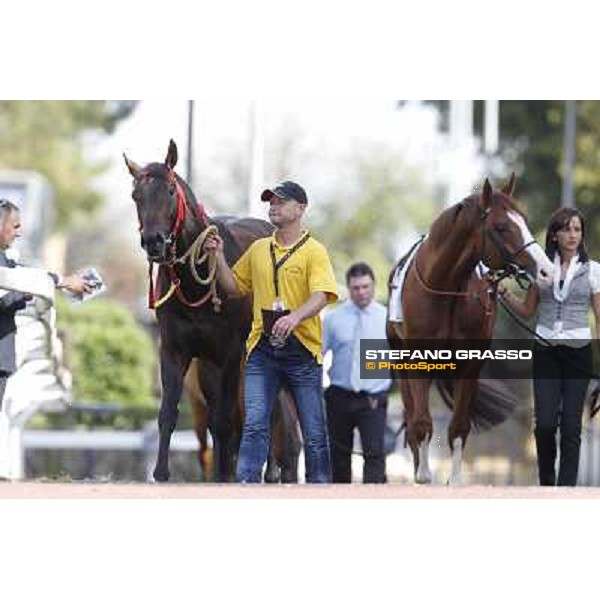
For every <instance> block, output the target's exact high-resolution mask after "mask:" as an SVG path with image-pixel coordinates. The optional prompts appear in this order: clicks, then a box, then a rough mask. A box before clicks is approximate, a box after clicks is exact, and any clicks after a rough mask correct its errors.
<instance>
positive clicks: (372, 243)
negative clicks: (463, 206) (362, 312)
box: [311, 147, 436, 301]
mask: <svg viewBox="0 0 600 600" xmlns="http://www.w3.org/2000/svg"><path fill="white" fill-rule="evenodd" d="M345 173H347V175H348V178H349V179H351V180H353V181H354V183H353V185H351V186H350V189H349V190H348V191H347V192H344V193H341V194H340V195H339V196H335V197H333V198H331V199H330V200H329V201H326V202H325V203H324V205H323V206H322V207H320V210H319V212H318V213H317V214H316V215H315V216H314V218H313V217H312V216H311V229H312V230H314V231H315V234H316V236H317V237H318V239H319V240H321V241H322V242H323V243H324V244H325V245H326V246H327V248H328V251H329V253H330V256H331V260H332V263H333V267H334V271H335V273H336V274H337V277H338V280H339V283H340V284H342V283H343V281H342V278H343V274H344V273H345V271H346V270H347V268H348V267H349V266H350V265H351V264H352V263H354V262H356V261H359V260H364V261H365V262H367V263H369V264H370V265H371V267H372V268H373V271H374V272H375V276H376V279H377V296H378V298H380V299H381V300H383V301H387V278H388V274H389V272H390V270H391V268H392V266H393V265H394V263H395V261H396V260H397V258H398V256H397V255H398V247H399V244H400V242H401V241H402V238H403V236H407V235H408V236H411V237H414V234H415V232H424V231H427V229H428V228H429V225H430V224H431V221H432V220H433V217H434V212H435V206H436V203H435V201H434V199H433V189H432V188H431V187H430V186H428V185H427V184H425V183H424V182H423V180H422V178H421V176H420V174H419V173H418V172H417V171H415V170H414V169H411V168H409V167H407V166H406V164H404V162H403V160H402V157H401V156H399V155H398V154H397V153H395V152H393V151H390V150H389V149H384V148H381V147H377V148H373V147H372V148H368V149H366V148H365V149H363V150H362V151H361V152H360V153H358V154H357V155H355V156H354V157H353V158H352V159H351V160H350V161H349V163H348V168H347V171H345Z"/></svg>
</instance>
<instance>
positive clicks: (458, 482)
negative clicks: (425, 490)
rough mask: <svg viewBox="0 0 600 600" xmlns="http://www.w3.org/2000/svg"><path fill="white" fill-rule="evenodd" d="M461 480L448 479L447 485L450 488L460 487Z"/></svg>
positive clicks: (456, 478) (455, 478)
mask: <svg viewBox="0 0 600 600" xmlns="http://www.w3.org/2000/svg"><path fill="white" fill-rule="evenodd" d="M462 484H463V482H462V478H461V477H450V479H448V484H447V485H451V486H457V485H462Z"/></svg>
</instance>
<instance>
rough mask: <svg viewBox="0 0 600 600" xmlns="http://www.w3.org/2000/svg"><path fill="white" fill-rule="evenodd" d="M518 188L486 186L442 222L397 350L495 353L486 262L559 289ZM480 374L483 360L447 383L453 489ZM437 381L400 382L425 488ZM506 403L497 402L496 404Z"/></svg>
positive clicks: (396, 329)
mask: <svg viewBox="0 0 600 600" xmlns="http://www.w3.org/2000/svg"><path fill="white" fill-rule="evenodd" d="M514 184H515V176H514V173H513V174H512V176H511V178H510V180H509V182H508V183H507V184H506V185H505V186H504V188H503V189H502V190H501V191H494V190H493V189H492V186H491V185H490V183H489V181H488V180H487V179H486V180H485V183H484V185H483V190H482V193H481V194H474V195H471V196H469V197H468V198H465V199H464V200H463V201H462V202H459V203H458V204H456V205H454V206H452V207H450V208H448V209H447V210H445V211H444V212H443V213H442V214H441V215H440V216H439V217H438V218H437V219H436V220H435V221H434V223H433V224H432V226H431V230H430V232H429V235H428V236H427V237H426V238H425V240H424V241H423V243H422V244H421V246H420V247H419V249H418V250H417V252H416V254H415V255H414V258H413V259H412V262H411V264H410V265H409V267H408V270H407V272H406V277H405V279H404V285H403V290H402V309H403V317H404V320H403V322H402V324H401V325H400V324H399V323H396V322H392V321H388V340H389V343H390V346H391V347H392V348H395V349H401V348H404V349H408V350H410V349H411V347H412V348H415V347H418V342H417V341H418V340H441V341H443V342H444V344H445V346H444V347H445V348H449V349H452V348H451V347H452V340H480V342H479V346H478V347H479V348H482V349H486V348H488V347H489V345H490V343H491V339H492V334H493V328H494V323H495V319H496V293H495V292H496V290H495V285H494V283H493V282H492V278H491V277H489V276H486V277H481V276H478V275H477V273H476V267H477V266H478V265H479V263H483V264H484V265H485V266H486V267H488V268H489V269H490V270H491V271H492V272H494V271H499V270H504V274H506V273H507V272H512V273H516V272H517V270H518V269H524V270H525V271H526V272H527V273H528V274H529V276H530V278H531V279H532V280H535V281H536V283H537V284H538V285H540V286H546V285H549V284H550V283H551V282H552V272H553V265H552V263H551V262H550V260H549V259H548V258H547V256H546V255H545V254H544V252H543V250H542V248H541V247H540V246H539V244H537V243H536V242H535V240H534V239H533V236H532V235H531V233H530V231H529V228H528V226H527V222H526V219H525V216H524V215H523V213H522V211H521V210H520V208H519V206H518V205H517V203H516V202H515V200H514V199H513V198H512V194H513V191H514ZM393 273H394V271H393V272H392V274H393ZM391 277H392V276H391ZM391 277H390V281H391ZM480 369H481V362H480V361H466V362H465V364H464V365H463V366H462V367H459V370H458V371H457V372H456V376H455V378H454V379H452V380H451V381H448V380H445V381H444V385H445V386H446V389H447V390H448V392H449V393H450V394H451V398H449V400H451V404H452V408H453V410H452V418H451V420H450V425H449V428H448V444H449V446H450V451H451V453H452V471H451V475H450V483H451V484H458V483H461V481H462V477H461V466H462V449H463V448H464V446H465V443H466V441H467V437H468V435H469V432H470V429H471V421H472V420H473V417H474V414H475V413H476V411H477V410H478V406H477V403H478V401H480V400H479V399H480V397H481V394H480V392H481V389H480V385H479V384H480V382H479V381H478V377H479V371H480ZM433 377H434V376H433V375H432V376H431V377H424V378H420V379H417V378H410V377H409V376H401V377H400V389H401V392H402V397H403V401H404V405H405V414H406V426H407V440H408V444H409V446H410V448H411V450H412V453H413V459H414V468H415V481H416V482H417V483H430V482H431V472H430V469H429V458H428V451H429V444H430V442H431V438H432V435H433V425H432V420H431V414H430V412H429V390H430V387H431V383H432V380H433ZM440 391H442V390H440ZM488 400H490V399H488ZM498 400H499V398H498V397H496V398H493V397H492V398H491V402H494V401H496V402H497V401H498Z"/></svg>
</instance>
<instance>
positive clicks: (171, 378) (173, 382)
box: [154, 345, 191, 481]
mask: <svg viewBox="0 0 600 600" xmlns="http://www.w3.org/2000/svg"><path fill="white" fill-rule="evenodd" d="M190 360H191V359H190V357H185V356H182V355H180V354H177V353H175V352H173V351H172V350H171V349H169V348H167V347H166V345H163V346H161V349H160V375H161V383H162V399H161V403H160V411H159V413H158V434H159V442H158V458H157V461H156V467H155V468H154V479H155V481H168V479H169V446H170V444H171V435H172V434H173V431H174V430H175V426H176V425H177V417H178V415H179V399H180V398H181V392H182V390H183V378H184V376H185V372H186V371H187V368H188V366H189V364H190Z"/></svg>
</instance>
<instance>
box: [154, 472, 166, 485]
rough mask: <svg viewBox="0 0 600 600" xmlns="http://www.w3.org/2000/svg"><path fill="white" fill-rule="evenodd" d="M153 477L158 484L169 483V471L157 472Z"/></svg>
mask: <svg viewBox="0 0 600 600" xmlns="http://www.w3.org/2000/svg"><path fill="white" fill-rule="evenodd" d="M153 475H154V481H155V482H156V483H166V482H167V481H169V471H159V470H155V471H154V473H153Z"/></svg>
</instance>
